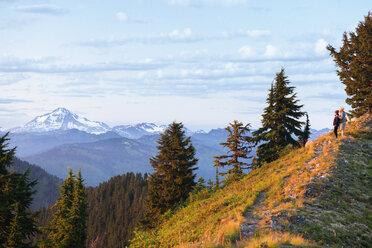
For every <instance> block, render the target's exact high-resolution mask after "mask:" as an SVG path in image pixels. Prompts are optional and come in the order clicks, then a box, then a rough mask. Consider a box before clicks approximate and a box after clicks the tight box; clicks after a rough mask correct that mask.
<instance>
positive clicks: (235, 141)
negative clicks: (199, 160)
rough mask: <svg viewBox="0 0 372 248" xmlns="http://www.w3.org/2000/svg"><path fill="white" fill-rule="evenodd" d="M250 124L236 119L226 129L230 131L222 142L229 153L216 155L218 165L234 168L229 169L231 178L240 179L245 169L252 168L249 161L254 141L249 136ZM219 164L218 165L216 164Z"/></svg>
mask: <svg viewBox="0 0 372 248" xmlns="http://www.w3.org/2000/svg"><path fill="white" fill-rule="evenodd" d="M249 127H250V124H247V125H245V126H244V125H243V123H241V122H238V121H237V120H234V122H233V123H230V126H228V127H226V128H225V129H226V130H227V132H228V136H227V140H226V142H222V143H220V145H222V146H223V147H225V148H227V149H228V150H229V151H228V153H227V155H221V156H218V157H215V159H216V160H215V161H217V163H218V166H220V167H225V166H231V167H232V168H231V169H229V170H228V171H227V176H228V177H229V178H230V179H231V180H237V179H239V178H240V177H241V176H242V174H243V169H251V166H250V165H249V164H248V163H247V160H248V159H251V158H252V156H250V152H251V151H252V147H253V141H252V139H251V137H249V136H247V134H248V133H249V132H250V130H249ZM216 166H217V165H216Z"/></svg>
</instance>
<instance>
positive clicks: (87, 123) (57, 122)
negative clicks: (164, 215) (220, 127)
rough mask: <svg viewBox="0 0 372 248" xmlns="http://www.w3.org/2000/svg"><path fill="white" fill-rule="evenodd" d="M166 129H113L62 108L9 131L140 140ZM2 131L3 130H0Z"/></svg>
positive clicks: (149, 125)
mask: <svg viewBox="0 0 372 248" xmlns="http://www.w3.org/2000/svg"><path fill="white" fill-rule="evenodd" d="M166 127H167V126H166V125H156V124H154V123H145V122H144V123H139V124H136V125H119V126H114V127H113V128H111V127H110V126H109V125H107V124H106V123H104V122H100V121H91V120H88V119H87V118H85V117H81V116H79V115H77V114H75V113H73V112H71V111H70V110H68V109H66V108H61V107H60V108H57V109H55V110H53V111H52V112H50V113H46V114H43V115H40V116H37V117H35V118H34V119H32V120H31V121H30V122H28V123H26V124H25V125H23V126H21V127H15V128H12V129H9V130H8V131H10V132H11V133H49V132H58V131H67V130H73V129H76V130H79V131H83V132H86V133H90V134H96V135H99V134H104V133H107V132H115V133H117V134H118V135H120V136H121V137H125V138H129V139H138V138H141V137H142V136H144V135H153V134H159V133H162V132H163V131H164V130H165V129H166ZM0 131H3V130H2V129H0ZM188 132H190V133H191V131H190V130H188Z"/></svg>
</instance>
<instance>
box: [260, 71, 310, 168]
mask: <svg viewBox="0 0 372 248" xmlns="http://www.w3.org/2000/svg"><path fill="white" fill-rule="evenodd" d="M287 78H288V77H287V76H285V74H284V69H282V70H281V71H280V72H279V73H277V74H276V77H275V84H274V85H271V88H270V91H269V96H268V98H267V103H268V106H267V107H266V108H265V110H264V114H263V115H262V121H261V122H262V127H261V128H260V129H258V130H257V131H255V132H253V135H254V136H255V141H256V143H257V144H259V143H260V145H259V146H258V149H257V157H258V159H257V162H258V163H259V165H262V163H263V162H271V161H273V160H276V159H277V158H278V157H279V155H280V152H281V151H282V150H283V149H284V148H285V147H286V146H288V145H291V146H292V147H298V146H300V142H299V141H300V140H302V137H303V131H302V128H301V127H302V125H303V124H304V123H303V122H301V121H300V120H299V119H300V118H301V117H302V116H303V115H304V114H305V113H304V112H302V111H301V108H302V106H303V105H299V104H298V102H299V100H297V99H296V98H297V96H296V93H294V87H292V86H288V85H289V83H290V82H289V80H288V79H287ZM293 136H295V137H297V138H295V137H293Z"/></svg>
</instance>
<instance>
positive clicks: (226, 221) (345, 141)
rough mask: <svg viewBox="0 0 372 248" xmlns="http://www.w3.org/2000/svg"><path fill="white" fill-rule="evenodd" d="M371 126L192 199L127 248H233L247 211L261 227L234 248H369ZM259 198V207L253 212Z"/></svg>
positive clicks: (365, 120)
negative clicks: (263, 194) (251, 213)
mask: <svg viewBox="0 0 372 248" xmlns="http://www.w3.org/2000/svg"><path fill="white" fill-rule="evenodd" d="M371 126H372V118H371V116H364V117H362V118H360V119H359V120H357V121H355V122H353V123H348V125H347V129H346V135H347V138H342V139H337V140H336V139H335V138H334V137H333V136H332V134H325V135H323V136H322V137H320V138H319V139H318V140H316V141H314V142H313V143H312V144H310V145H308V146H306V147H304V148H300V149H297V150H293V151H290V152H289V153H288V154H287V155H284V156H283V157H281V158H280V159H279V160H277V161H274V162H272V163H270V164H266V165H265V166H263V167H261V168H259V169H257V170H254V171H252V172H251V173H249V174H248V175H247V176H246V177H244V178H243V179H242V180H240V181H238V182H233V183H231V184H230V185H228V186H226V187H224V188H221V189H217V190H211V189H204V190H202V191H200V192H198V193H196V194H193V195H191V196H190V198H189V200H188V202H186V205H185V206H184V207H181V208H179V209H178V210H177V211H175V212H174V213H169V214H168V215H167V216H165V217H164V221H163V222H162V224H161V225H159V226H158V227H157V228H156V229H155V230H153V231H152V232H151V233H150V232H138V233H137V234H136V238H135V240H134V241H133V243H132V246H131V247H237V246H236V242H237V241H239V240H240V239H241V232H240V226H241V224H242V223H243V222H244V221H245V218H244V217H243V216H244V215H245V213H247V212H248V211H253V214H254V215H255V216H258V217H257V218H258V219H259V220H260V221H259V223H258V224H257V230H256V233H255V235H254V236H253V237H243V239H242V240H240V241H239V244H240V246H239V247H244V246H246V247H260V246H254V245H259V242H261V243H262V244H264V245H265V244H266V245H268V246H267V247H286V245H287V247H288V245H292V243H296V244H297V245H298V246H297V247H314V246H317V245H320V246H323V245H328V246H330V247H340V246H344V247H367V245H368V244H371V243H372V240H371V237H372V232H371V220H372V210H371V209H372V206H371V199H372V195H371V194H372V189H371V178H372V168H371V167H372V165H371V161H372V158H371V156H372V152H371V150H372V147H371V143H372V141H371V133H372V132H371ZM318 151H321V152H319V153H318ZM316 154H318V155H317V157H316V158H315V156H316ZM314 158H315V159H314ZM310 161H311V162H310ZM261 192H266V195H265V199H264V201H263V202H262V203H261V204H259V205H257V206H256V205H254V204H255V202H256V201H257V197H258V196H259V194H260V193H261ZM273 220H277V224H276V225H275V226H272V225H270V223H272V221H273ZM299 220H300V221H299ZM280 237H285V239H281V238H280ZM270 239H272V240H274V241H273V242H271V241H270ZM292 241H293V242H292ZM314 241H315V242H314ZM265 242H266V243H265ZM252 245H253V246H252ZM293 245H295V244H293Z"/></svg>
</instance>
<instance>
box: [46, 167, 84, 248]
mask: <svg viewBox="0 0 372 248" xmlns="http://www.w3.org/2000/svg"><path fill="white" fill-rule="evenodd" d="M53 208H54V209H56V212H55V214H54V218H53V220H52V221H51V223H50V225H49V227H48V228H47V229H46V232H48V233H47V236H48V238H47V239H46V240H43V241H42V242H41V243H40V247H56V248H67V247H75V248H80V247H85V240H86V221H87V212H86V208H87V205H86V193H85V186H84V184H83V179H82V177H81V171H80V170H79V172H78V176H77V177H76V175H74V174H73V171H72V170H71V168H70V170H69V174H68V177H67V178H66V179H65V181H64V183H63V185H62V186H61V196H60V198H59V199H58V200H57V202H56V204H55V205H54V206H53Z"/></svg>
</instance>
